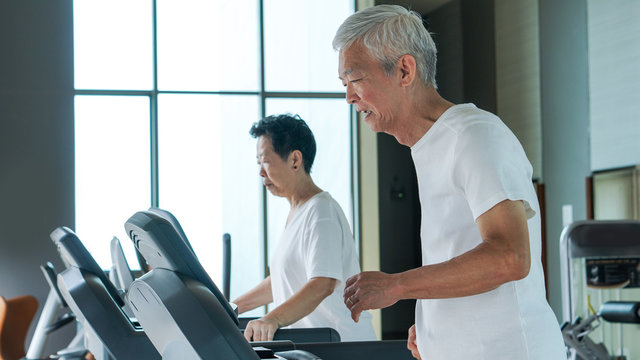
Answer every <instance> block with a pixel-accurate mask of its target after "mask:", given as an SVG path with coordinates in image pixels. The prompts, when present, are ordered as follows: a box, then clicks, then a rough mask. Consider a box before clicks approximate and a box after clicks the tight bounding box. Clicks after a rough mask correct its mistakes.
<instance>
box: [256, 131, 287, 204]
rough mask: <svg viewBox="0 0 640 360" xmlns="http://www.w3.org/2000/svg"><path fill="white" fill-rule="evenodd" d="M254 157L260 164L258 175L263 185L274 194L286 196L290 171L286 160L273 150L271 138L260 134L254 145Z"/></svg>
mask: <svg viewBox="0 0 640 360" xmlns="http://www.w3.org/2000/svg"><path fill="white" fill-rule="evenodd" d="M256 159H257V161H258V166H260V172H259V174H260V176H261V177H262V183H263V184H264V186H265V187H266V188H267V190H269V191H270V192H271V193H272V194H273V195H275V196H286V195H287V189H288V188H289V186H288V184H289V182H290V180H291V176H290V175H291V171H290V169H289V167H288V166H287V163H286V161H284V160H282V158H281V157H280V155H278V154H277V153H276V152H275V151H274V150H273V145H272V144H271V139H270V138H269V137H268V136H264V135H262V136H260V137H259V138H258V144H257V147H256Z"/></svg>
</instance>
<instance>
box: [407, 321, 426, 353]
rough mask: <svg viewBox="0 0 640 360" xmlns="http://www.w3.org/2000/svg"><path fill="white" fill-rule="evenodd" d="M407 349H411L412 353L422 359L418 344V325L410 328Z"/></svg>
mask: <svg viewBox="0 0 640 360" xmlns="http://www.w3.org/2000/svg"><path fill="white" fill-rule="evenodd" d="M407 349H409V351H411V355H412V356H413V357H414V358H416V359H418V360H422V358H421V357H420V353H419V352H418V344H416V325H415V324H413V325H411V327H410V328H409V338H408V339H407Z"/></svg>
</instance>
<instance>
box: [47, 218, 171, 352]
mask: <svg viewBox="0 0 640 360" xmlns="http://www.w3.org/2000/svg"><path fill="white" fill-rule="evenodd" d="M51 239H52V240H53V242H54V244H55V245H56V246H57V247H58V251H59V252H60V255H61V256H62V257H64V258H65V262H66V263H68V264H69V265H70V266H69V267H68V268H67V269H66V270H65V271H63V272H62V273H60V274H58V281H57V283H58V287H59V289H60V293H61V294H62V297H63V298H64V300H65V301H66V302H67V304H68V305H69V308H70V309H71V310H72V311H73V313H74V314H75V316H76V319H78V321H80V323H81V324H82V327H83V329H84V331H85V334H86V336H85V346H86V348H87V349H88V350H89V351H91V353H92V354H93V355H94V356H95V357H96V359H97V360H107V359H117V360H129V359H131V360H134V359H160V355H159V354H158V352H157V351H156V350H155V348H154V347H153V344H152V343H151V342H150V341H149V339H148V338H147V336H146V335H145V333H144V331H142V329H140V328H139V327H137V326H135V325H134V324H133V323H132V322H131V319H130V318H129V317H128V316H127V315H126V314H125V313H124V311H123V310H122V306H123V305H124V301H123V300H122V298H120V295H119V294H118V291H117V290H116V289H115V287H114V286H113V284H111V282H109V280H108V279H107V277H106V275H105V274H104V272H103V271H102V269H101V268H100V266H99V265H98V264H97V263H96V262H95V260H94V259H93V257H92V256H91V255H90V254H89V252H88V251H87V249H86V248H85V247H84V245H83V244H82V242H81V241H80V239H79V238H78V237H77V236H76V234H75V233H73V231H71V230H70V229H68V228H66V227H59V228H57V229H56V230H54V231H53V232H52V233H51Z"/></svg>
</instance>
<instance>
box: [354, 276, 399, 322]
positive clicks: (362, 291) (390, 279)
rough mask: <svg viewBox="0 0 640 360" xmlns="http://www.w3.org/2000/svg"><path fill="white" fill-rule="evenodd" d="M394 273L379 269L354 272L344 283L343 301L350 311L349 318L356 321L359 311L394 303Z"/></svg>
mask: <svg viewBox="0 0 640 360" xmlns="http://www.w3.org/2000/svg"><path fill="white" fill-rule="evenodd" d="M395 284H396V283H395V280H394V275H391V274H385V273H383V272H380V271H365V272H361V273H360V274H356V275H354V276H352V277H350V278H349V279H347V282H346V283H345V287H344V303H345V305H347V308H348V309H349V311H351V318H352V319H353V321H355V322H358V320H359V319H360V313H362V312H363V311H364V310H368V309H381V308H385V307H387V306H391V305H393V304H395V303H396V302H397V301H398V300H399V299H398V298H396V297H395V296H394V295H392V288H393V286H394V285H395Z"/></svg>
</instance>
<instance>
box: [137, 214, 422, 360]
mask: <svg viewBox="0 0 640 360" xmlns="http://www.w3.org/2000/svg"><path fill="white" fill-rule="evenodd" d="M125 230H126V233H127V234H128V235H129V237H130V238H131V240H132V241H133V243H134V245H135V247H136V248H137V249H138V251H139V252H140V254H142V256H143V257H144V258H145V260H146V261H147V263H148V264H149V265H150V267H151V268H152V270H151V271H149V272H148V273H147V274H145V275H143V276H142V277H140V278H138V279H137V280H135V281H134V282H133V283H132V284H131V286H130V288H129V291H128V292H127V297H126V300H127V301H128V302H129V304H130V305H131V308H132V310H133V312H134V313H135V315H136V317H137V319H138V321H139V322H140V324H141V325H142V327H143V328H144V329H145V331H146V333H147V335H148V336H149V338H150V339H151V342H152V343H153V344H154V345H155V347H156V349H157V350H158V352H160V353H161V354H162V356H163V359H231V360H233V359H259V358H278V356H280V357H281V358H291V359H319V358H320V357H321V358H324V359H330V360H333V359H335V360H340V359H354V358H366V359H399V360H401V359H413V357H412V356H411V353H410V352H409V351H408V350H407V348H406V341H405V340H391V341H363V342H315V343H310V342H305V340H296V341H284V342H275V343H268V344H262V343H249V342H247V341H246V340H245V339H244V337H243V336H242V333H241V332H240V329H239V328H238V318H237V314H236V312H235V311H234V309H233V308H232V307H231V305H230V304H229V302H228V301H227V299H226V298H225V297H224V296H223V295H222V293H221V292H220V291H219V290H218V288H217V287H216V285H215V284H214V283H213V281H211V279H210V278H209V276H208V275H207V273H206V271H205V270H204V269H203V268H202V265H201V264H200V263H199V261H198V260H197V258H196V256H195V254H194V253H193V251H191V250H190V249H189V247H188V246H187V243H186V242H185V241H184V239H183V238H182V237H181V236H180V233H179V231H178V230H177V229H176V227H175V226H174V225H173V224H172V221H171V220H167V219H166V218H165V217H164V216H161V215H159V214H158V213H157V212H155V211H140V212H137V213H136V214H134V215H133V216H131V217H130V218H129V220H127V222H126V223H125ZM185 239H186V238H185ZM286 330H295V331H300V330H308V331H314V330H315V329H279V330H278V332H276V339H277V338H278V337H277V336H278V333H279V332H280V333H284V332H285V331H286ZM333 331H335V330H333ZM252 345H253V346H256V345H258V346H260V345H265V347H267V348H269V347H270V348H271V349H272V350H274V351H273V352H272V353H271V354H270V353H269V352H268V351H267V353H266V355H264V354H263V353H262V351H263V349H262V348H258V350H256V349H254V348H252ZM266 350H268V349H266ZM281 350H285V351H281ZM301 350H306V352H305V351H301ZM263 355H264V356H266V357H262V356H263ZM269 356H272V357H269ZM319 356H320V357H319Z"/></svg>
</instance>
